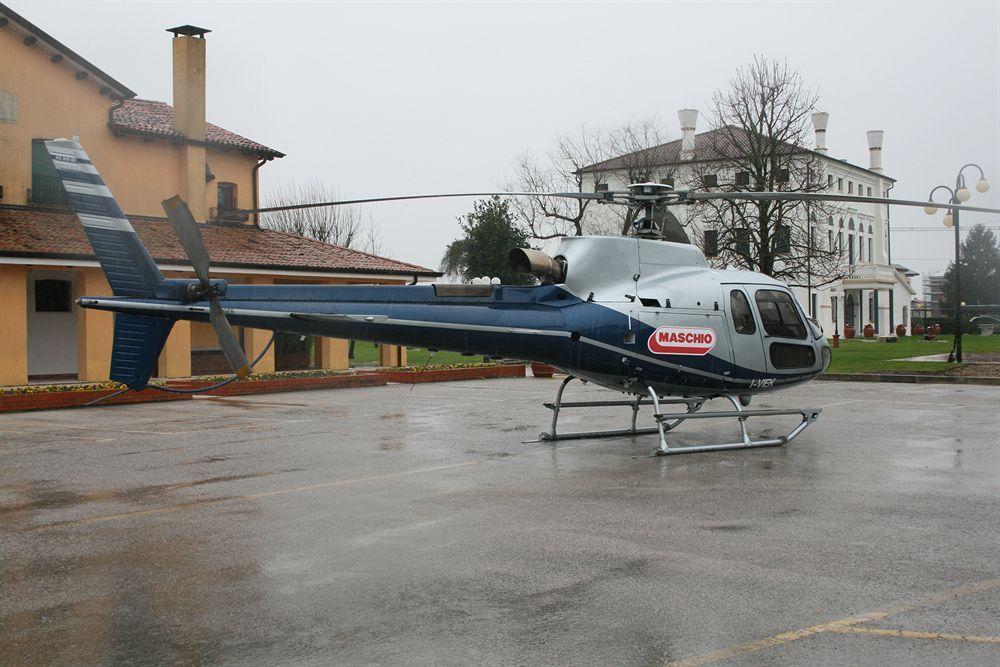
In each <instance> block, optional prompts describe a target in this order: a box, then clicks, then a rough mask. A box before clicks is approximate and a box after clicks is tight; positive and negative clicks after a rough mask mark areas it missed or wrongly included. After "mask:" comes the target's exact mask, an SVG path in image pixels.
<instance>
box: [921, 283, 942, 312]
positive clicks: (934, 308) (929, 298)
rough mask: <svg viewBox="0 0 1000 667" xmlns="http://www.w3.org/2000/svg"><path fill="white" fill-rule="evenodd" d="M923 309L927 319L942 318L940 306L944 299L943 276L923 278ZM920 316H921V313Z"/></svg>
mask: <svg viewBox="0 0 1000 667" xmlns="http://www.w3.org/2000/svg"><path fill="white" fill-rule="evenodd" d="M923 286H924V289H923V294H924V304H923V305H924V308H925V309H926V310H927V317H944V311H943V310H942V305H943V303H944V301H945V299H946V297H945V293H944V290H945V281H944V276H943V275H937V276H924V278H923ZM921 315H923V314H922V313H921Z"/></svg>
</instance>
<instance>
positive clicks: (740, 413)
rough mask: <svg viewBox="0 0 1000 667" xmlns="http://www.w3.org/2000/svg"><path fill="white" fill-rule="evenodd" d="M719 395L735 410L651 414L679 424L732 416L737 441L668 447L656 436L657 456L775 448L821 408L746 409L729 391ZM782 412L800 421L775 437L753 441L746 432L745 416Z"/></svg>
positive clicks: (813, 418) (777, 414)
mask: <svg viewBox="0 0 1000 667" xmlns="http://www.w3.org/2000/svg"><path fill="white" fill-rule="evenodd" d="M719 398H725V399H726V400H728V401H729V402H730V403H732V404H733V407H734V408H735V410H726V411H719V412H702V413H700V414H696V415H694V414H685V413H675V414H662V413H658V414H657V415H655V417H654V418H655V419H656V420H657V421H658V422H661V423H662V422H664V421H668V422H670V423H671V424H673V425H675V426H676V425H677V424H680V423H681V422H684V421H687V420H688V419H732V418H736V419H738V420H739V423H740V435H741V436H742V441H741V442H732V443H726V444H722V445H688V446H685V447H670V446H669V445H667V439H666V438H665V437H663V438H660V448H659V449H658V450H656V454H657V455H658V456H667V455H668V454H694V453H697V452H717V451H721V450H726V449H749V448H753V447H777V446H779V445H785V444H788V443H789V442H791V441H792V440H794V439H795V437H796V436H797V435H798V434H799V433H802V431H804V430H806V427H807V426H809V424H812V423H813V422H814V421H816V418H817V417H819V415H820V413H821V412H823V409H822V408H801V409H797V408H789V409H787V410H772V409H766V410H746V409H744V408H743V406H742V405H740V401H739V399H738V398H737V397H735V396H733V395H732V394H723V395H722V396H721V397H719ZM782 415H799V416H801V417H802V421H800V422H799V423H798V424H796V426H795V428H793V429H792V430H791V431H789V432H788V433H787V434H786V435H782V436H778V437H777V438H765V439H763V440H754V439H753V438H751V437H750V433H749V431H747V419H749V418H751V417H778V416H782Z"/></svg>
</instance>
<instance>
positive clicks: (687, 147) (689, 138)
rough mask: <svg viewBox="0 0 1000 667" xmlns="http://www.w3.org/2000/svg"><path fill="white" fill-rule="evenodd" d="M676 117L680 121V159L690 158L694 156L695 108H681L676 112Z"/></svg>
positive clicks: (696, 118)
mask: <svg viewBox="0 0 1000 667" xmlns="http://www.w3.org/2000/svg"><path fill="white" fill-rule="evenodd" d="M677 118H678V119H680V121H681V155H680V157H681V159H682V160H691V159H693V158H694V133H695V128H697V126H698V110H697V109H681V110H680V111H678V112H677Z"/></svg>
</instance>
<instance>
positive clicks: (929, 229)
mask: <svg viewBox="0 0 1000 667" xmlns="http://www.w3.org/2000/svg"><path fill="white" fill-rule="evenodd" d="M980 224H982V223H980ZM978 226H979V225H974V227H978ZM982 226H983V227H985V228H986V229H990V230H993V231H1000V225H982ZM892 231H894V232H948V233H949V234H954V233H955V231H954V230H953V229H950V228H948V227H892ZM969 231H972V228H970V227H963V228H962V229H960V230H959V233H960V234H964V233H966V232H969Z"/></svg>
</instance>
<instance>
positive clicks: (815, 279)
mask: <svg viewBox="0 0 1000 667" xmlns="http://www.w3.org/2000/svg"><path fill="white" fill-rule="evenodd" d="M817 100H818V98H817V95H816V93H815V92H813V91H812V90H810V89H809V88H807V87H806V85H805V84H804V83H803V81H802V78H801V77H800V76H799V74H798V73H797V72H796V71H794V70H792V69H790V68H789V67H788V65H787V64H785V63H779V62H776V61H769V60H766V59H763V58H756V59H754V61H753V62H752V63H750V64H749V65H747V66H745V67H742V68H740V69H739V70H737V73H736V76H735V77H734V78H733V79H732V81H731V82H730V84H729V88H728V89H726V90H722V91H719V92H717V93H715V95H714V96H713V100H712V107H713V108H712V112H713V113H712V116H713V118H712V119H711V123H712V129H713V130H714V131H713V132H712V133H710V134H709V135H708V137H709V138H710V139H709V141H708V142H706V145H703V146H699V155H698V156H697V157H698V158H699V160H698V161H697V162H695V163H692V168H691V182H689V183H688V184H687V185H688V186H689V187H690V188H691V189H704V190H708V191H724V192H819V191H822V190H824V189H825V187H826V184H827V180H826V175H825V173H824V170H823V164H822V161H821V160H820V159H819V156H818V155H817V154H816V153H815V152H813V151H812V150H810V149H808V148H807V147H806V145H807V141H808V139H809V137H810V118H811V114H812V112H813V111H814V110H815V109H816V102H817ZM837 210H838V209H837V208H836V207H835V206H834V205H832V204H825V203H817V202H798V201H795V202H792V201H726V200H715V201H707V202H702V203H699V204H698V205H696V206H695V207H694V210H693V211H692V214H691V215H690V216H689V220H690V221H697V223H698V225H697V226H698V227H699V228H700V229H701V237H702V238H701V241H702V244H703V248H704V249H705V250H706V254H707V255H710V256H711V261H712V262H713V264H715V265H718V266H731V267H738V268H745V269H749V270H752V271H759V272H761V273H765V274H767V275H770V276H774V277H775V278H779V279H781V280H784V281H785V282H788V283H790V284H794V285H798V284H804V283H803V282H802V281H804V280H808V281H809V282H810V284H812V285H814V286H815V285H817V284H824V283H827V282H831V281H833V280H836V279H837V278H839V277H840V275H841V272H842V267H843V253H844V249H843V246H842V243H841V242H834V243H830V242H828V240H827V234H826V232H825V231H821V230H825V229H826V224H825V223H826V221H827V220H828V219H831V218H832V216H834V215H835V213H836V211H837ZM807 219H808V220H810V221H811V222H810V224H806V220H807ZM819 223H823V224H822V225H820V224H819Z"/></svg>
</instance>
